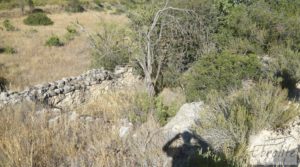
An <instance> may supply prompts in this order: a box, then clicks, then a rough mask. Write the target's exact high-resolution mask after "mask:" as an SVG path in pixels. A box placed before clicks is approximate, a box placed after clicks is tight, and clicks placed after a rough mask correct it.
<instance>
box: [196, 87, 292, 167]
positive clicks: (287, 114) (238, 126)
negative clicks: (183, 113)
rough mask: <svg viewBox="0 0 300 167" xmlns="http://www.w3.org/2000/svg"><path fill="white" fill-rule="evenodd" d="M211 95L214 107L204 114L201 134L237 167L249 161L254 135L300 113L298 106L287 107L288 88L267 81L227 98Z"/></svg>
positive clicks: (284, 122) (211, 104)
mask: <svg viewBox="0 0 300 167" xmlns="http://www.w3.org/2000/svg"><path fill="white" fill-rule="evenodd" d="M208 97H209V100H208V103H207V104H208V105H209V106H210V107H209V108H208V109H207V110H206V111H205V112H203V113H202V115H201V117H202V118H203V119H202V120H203V122H201V125H200V126H199V129H198V130H199V133H200V134H201V136H202V137H203V138H204V139H206V140H207V141H211V142H212V143H210V144H211V145H212V147H214V150H216V151H218V152H221V153H223V154H225V156H226V157H227V158H228V159H230V160H233V161H235V162H236V163H237V164H238V165H237V166H241V164H247V154H245V152H246V151H247V150H246V149H247V145H248V141H249V137H250V135H252V134H257V133H258V132H260V131H261V130H263V129H275V128H278V127H282V126H284V125H285V124H286V123H287V122H288V121H289V120H291V119H292V118H294V117H295V115H296V114H297V108H296V107H295V106H293V105H289V106H288V107H287V102H288V98H287V91H286V90H282V89H281V88H278V87H276V86H273V84H272V83H270V82H266V81H260V82H259V83H258V84H257V85H255V86H254V87H252V88H251V89H249V90H239V91H235V92H234V94H233V95H232V96H229V97H226V98H221V97H220V96H219V95H218V94H210V95H209V96H208Z"/></svg>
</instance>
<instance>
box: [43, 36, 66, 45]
mask: <svg viewBox="0 0 300 167" xmlns="http://www.w3.org/2000/svg"><path fill="white" fill-rule="evenodd" d="M46 45H47V46H63V45H64V44H63V43H62V42H61V41H60V39H59V37H57V36H51V37H50V38H49V39H48V40H47V42H46Z"/></svg>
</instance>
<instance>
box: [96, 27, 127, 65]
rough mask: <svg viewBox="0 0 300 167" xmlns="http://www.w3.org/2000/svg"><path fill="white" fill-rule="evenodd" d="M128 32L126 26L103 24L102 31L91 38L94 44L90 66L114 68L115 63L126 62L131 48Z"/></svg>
mask: <svg viewBox="0 0 300 167" xmlns="http://www.w3.org/2000/svg"><path fill="white" fill-rule="evenodd" d="M130 34H131V32H130V31H128V30H127V27H124V26H123V27H122V26H117V25H115V24H105V25H104V33H103V34H97V35H95V36H93V37H92V39H91V40H92V43H93V45H94V54H93V61H92V67H104V68H105V69H108V70H114V68H115V67H116V66H117V65H126V64H128V63H129V58H130V55H131V54H132V48H133V45H131V40H130V39H129V36H130Z"/></svg>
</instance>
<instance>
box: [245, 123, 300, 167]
mask: <svg viewBox="0 0 300 167" xmlns="http://www.w3.org/2000/svg"><path fill="white" fill-rule="evenodd" d="M299 145H300V118H299V117H297V118H296V119H295V120H294V121H293V122H291V123H290V124H289V125H288V127H286V128H285V129H280V130H263V131H261V132H259V133H258V134H255V135H252V136H250V140H249V145H248V151H249V152H248V154H249V159H250V164H251V165H253V166H258V165H263V166H265V165H268V166H282V165H284V166H294V165H298V162H297V161H298V159H299V155H298V146H299Z"/></svg>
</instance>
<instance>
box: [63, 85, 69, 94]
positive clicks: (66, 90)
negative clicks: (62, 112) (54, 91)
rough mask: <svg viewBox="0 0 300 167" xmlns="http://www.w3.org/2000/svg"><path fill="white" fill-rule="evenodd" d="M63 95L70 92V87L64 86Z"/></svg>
mask: <svg viewBox="0 0 300 167" xmlns="http://www.w3.org/2000/svg"><path fill="white" fill-rule="evenodd" d="M63 89H64V93H69V92H71V87H70V86H64V88H63Z"/></svg>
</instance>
